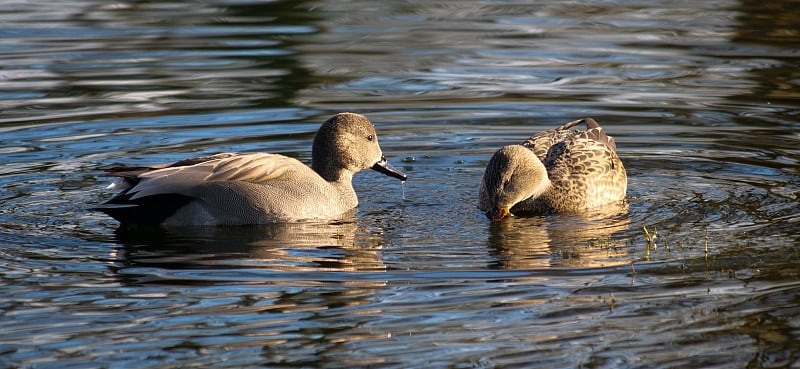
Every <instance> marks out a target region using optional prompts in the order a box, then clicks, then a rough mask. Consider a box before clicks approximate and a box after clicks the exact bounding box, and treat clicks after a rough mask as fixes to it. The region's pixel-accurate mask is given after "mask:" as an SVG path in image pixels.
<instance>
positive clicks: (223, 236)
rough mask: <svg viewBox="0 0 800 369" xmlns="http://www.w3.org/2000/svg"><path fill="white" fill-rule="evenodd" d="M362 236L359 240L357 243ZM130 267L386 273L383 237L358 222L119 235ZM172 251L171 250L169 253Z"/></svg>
mask: <svg viewBox="0 0 800 369" xmlns="http://www.w3.org/2000/svg"><path fill="white" fill-rule="evenodd" d="M357 234H358V237H357ZM117 239H118V240H119V242H120V243H121V244H123V245H125V248H126V255H125V262H126V264H128V265H129V266H131V267H140V266H150V265H152V266H160V267H169V268H178V269H180V268H202V267H216V268H225V267H237V268H245V267H254V268H264V269H269V270H277V271H292V272H302V271H349V272H356V271H382V270H385V269H386V267H385V266H384V265H383V264H382V261H381V258H380V250H381V247H382V242H383V241H382V239H381V237H380V235H376V234H375V233H370V232H369V231H368V230H364V229H361V230H359V229H358V224H357V223H356V220H355V219H348V220H343V221H337V222H332V223H292V224H264V225H253V226H237V227H176V228H167V229H164V228H156V227H152V228H151V227H131V228H120V229H118V230H117ZM165 245H169V247H165Z"/></svg>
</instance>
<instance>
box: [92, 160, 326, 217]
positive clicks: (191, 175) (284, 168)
mask: <svg viewBox="0 0 800 369" xmlns="http://www.w3.org/2000/svg"><path fill="white" fill-rule="evenodd" d="M304 171H312V172H313V170H311V169H310V168H309V167H308V166H306V165H305V164H303V163H301V162H300V161H298V160H297V159H293V158H290V157H286V156H283V155H278V154H266V153H253V154H237V153H221V154H216V155H212V156H205V157H198V158H191V159H186V160H181V161H178V162H175V163H172V164H161V165H153V166H145V167H114V168H111V169H109V170H108V171H107V175H109V176H113V177H120V179H121V181H120V182H118V183H116V184H114V185H112V188H119V189H121V192H120V193H118V194H117V195H116V196H114V197H113V198H111V200H109V201H107V202H106V203H104V204H102V205H99V206H97V207H95V208H94V210H99V211H102V212H104V213H106V214H108V215H109V216H111V217H112V218H114V219H117V220H119V221H120V222H121V223H137V224H159V223H161V222H163V221H164V219H166V218H168V217H169V216H170V215H172V214H173V213H175V211H177V210H178V209H179V208H181V207H183V206H185V205H186V204H188V203H189V202H191V201H192V200H193V199H195V198H198V197H200V196H202V189H201V188H202V187H203V186H202V185H203V184H205V183H208V182H215V181H241V182H249V183H254V184H265V185H266V184H269V183H270V182H271V181H276V180H294V179H297V178H300V176H299V173H298V172H304Z"/></svg>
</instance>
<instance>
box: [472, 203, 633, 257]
mask: <svg viewBox="0 0 800 369" xmlns="http://www.w3.org/2000/svg"><path fill="white" fill-rule="evenodd" d="M629 226H630V218H629V217H628V205H627V203H625V204H620V205H613V206H606V207H603V208H602V209H596V210H591V211H585V212H581V213H576V214H560V215H551V216H547V217H542V216H537V217H512V218H508V219H505V220H503V221H498V222H491V223H490V224H489V238H488V244H489V246H490V247H491V249H492V251H493V252H494V253H495V256H496V257H497V260H498V262H497V263H498V264H497V267H498V268H502V269H537V268H548V267H553V266H570V267H583V268H593V267H608V266H616V265H622V264H627V263H629V260H628V259H627V258H626V256H627V247H626V245H625V244H624V242H623V241H619V240H614V239H613V238H612V237H613V235H615V234H619V233H622V232H625V231H627V230H628V228H629Z"/></svg>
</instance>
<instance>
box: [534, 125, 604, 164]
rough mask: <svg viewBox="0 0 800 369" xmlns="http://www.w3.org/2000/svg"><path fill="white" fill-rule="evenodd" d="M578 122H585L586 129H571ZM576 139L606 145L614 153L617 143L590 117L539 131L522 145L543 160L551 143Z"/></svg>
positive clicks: (551, 145)
mask: <svg viewBox="0 0 800 369" xmlns="http://www.w3.org/2000/svg"><path fill="white" fill-rule="evenodd" d="M580 124H586V130H573V129H571V128H573V127H575V126H578V125H580ZM577 139H585V140H589V141H595V142H598V143H600V144H602V145H605V146H607V147H608V148H610V149H611V151H612V152H615V153H616V151H617V144H616V142H615V141H614V138H613V137H611V136H609V135H607V134H606V131H605V130H604V129H603V127H602V126H600V123H598V122H597V121H596V120H594V119H592V118H583V119H578V120H574V121H572V122H569V123H565V124H563V125H562V126H560V127H558V128H555V129H549V130H546V131H542V132H539V133H537V134H534V135H533V136H531V137H530V138H528V139H527V140H525V142H523V143H522V146H525V147H527V148H529V149H531V150H532V151H533V153H534V154H536V156H537V157H539V159H540V160H542V161H543V162H544V161H545V158H546V157H547V155H548V152H550V149H551V148H552V147H553V145H555V144H557V143H559V142H567V141H572V140H577Z"/></svg>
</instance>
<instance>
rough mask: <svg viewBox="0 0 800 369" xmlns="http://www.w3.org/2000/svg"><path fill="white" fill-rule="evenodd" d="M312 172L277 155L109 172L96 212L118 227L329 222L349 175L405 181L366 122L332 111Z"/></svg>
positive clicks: (227, 156) (342, 201) (345, 194)
mask: <svg viewBox="0 0 800 369" xmlns="http://www.w3.org/2000/svg"><path fill="white" fill-rule="evenodd" d="M312 157H313V159H312V167H313V169H312V168H311V167H308V166H307V165H305V164H303V163H302V162H300V161H298V160H296V159H294V158H290V157H286V156H283V155H278V154H267V153H251V154H239V153H221V154H216V155H212V156H206V157H199V158H191V159H186V160H181V161H179V162H176V163H173V164H161V165H154V166H147V167H117V168H112V169H110V170H109V172H108V175H110V176H115V177H120V180H119V181H118V182H117V183H116V184H115V185H112V187H113V188H119V189H120V190H121V192H120V193H119V194H117V195H116V196H115V197H113V198H112V199H111V200H109V201H108V202H106V203H104V204H102V205H99V206H97V207H95V208H94V209H95V210H99V211H102V212H105V213H106V214H108V215H110V216H111V217H113V218H114V219H117V220H118V221H120V223H122V224H163V225H201V224H202V225H222V224H225V225H237V224H263V223H276V222H295V221H301V220H311V219H329V218H333V217H336V216H337V215H340V214H342V213H344V212H347V211H348V210H351V209H353V208H355V207H356V206H357V205H358V198H357V197H356V193H355V191H354V190H353V185H352V177H353V174H355V173H356V172H358V171H360V170H362V169H365V168H373V169H376V170H378V171H380V172H382V173H384V174H388V175H391V176H394V177H396V178H399V179H402V180H405V179H406V176H405V174H403V173H401V172H400V171H398V170H397V169H395V168H394V167H392V166H391V165H389V164H388V162H387V161H386V159H385V158H384V157H383V154H382V152H381V149H380V146H379V145H378V138H377V134H376V133H375V129H374V127H373V126H372V123H371V122H370V121H369V120H368V119H367V118H366V117H364V116H363V115H359V114H354V113H339V114H336V115H335V116H333V117H331V118H330V119H328V120H327V121H326V122H325V123H323V124H322V126H321V127H320V129H319V131H318V132H317V135H316V136H315V139H314V143H313V146H312Z"/></svg>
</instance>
